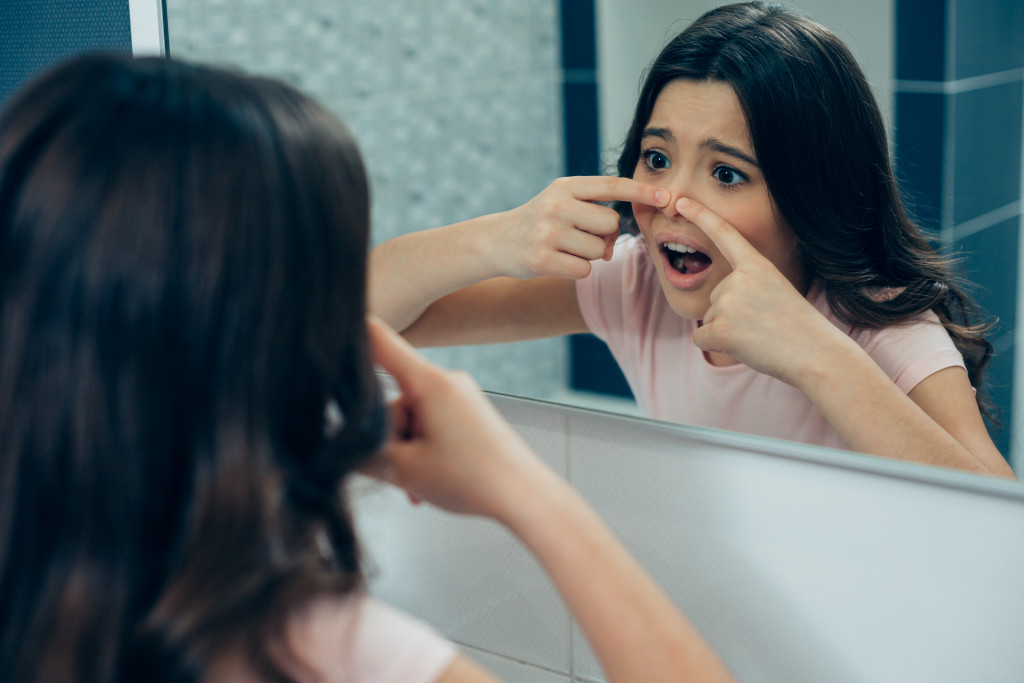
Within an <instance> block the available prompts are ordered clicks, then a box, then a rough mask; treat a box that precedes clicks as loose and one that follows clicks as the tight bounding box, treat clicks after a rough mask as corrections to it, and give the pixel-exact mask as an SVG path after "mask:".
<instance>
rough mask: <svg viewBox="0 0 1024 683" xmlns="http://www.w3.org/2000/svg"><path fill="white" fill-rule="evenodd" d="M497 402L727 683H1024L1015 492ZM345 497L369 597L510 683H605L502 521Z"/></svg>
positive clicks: (1023, 559) (1023, 556)
mask: <svg viewBox="0 0 1024 683" xmlns="http://www.w3.org/2000/svg"><path fill="white" fill-rule="evenodd" d="M495 402H496V404H497V406H498V407H499V409H500V410H501V411H502V412H503V413H504V414H505V416H506V417H507V418H508V419H509V420H510V421H511V422H512V424H513V425H514V426H515V427H516V428H517V429H519V430H520V431H521V433H522V434H523V435H524V437H525V438H526V440H527V441H528V442H529V443H530V444H531V445H532V446H533V447H534V448H535V449H536V450H537V451H538V452H539V453H540V454H541V455H542V457H543V458H544V459H545V460H546V461H547V462H548V463H549V464H551V465H552V466H553V467H555V469H556V470H557V471H559V472H561V473H563V474H564V475H565V476H566V477H567V478H569V480H570V481H571V482H572V483H573V484H574V485H575V486H577V487H578V488H579V489H580V490H581V491H582V492H583V494H584V495H585V496H586V497H587V499H588V500H589V501H590V502H591V503H592V504H593V505H594V506H595V507H596V509H597V511H598V512H599V513H600V514H601V515H602V517H604V518H605V519H606V520H607V521H608V523H609V524H610V525H611V527H612V528H613V530H614V531H615V532H616V533H617V534H618V535H619V537H620V538H622V539H624V541H625V543H626V544H627V545H628V546H629V548H630V549H631V550H632V551H633V552H634V553H635V554H636V556H637V557H638V558H639V559H640V561H641V562H642V563H643V564H644V566H645V567H646V568H647V569H648V570H649V571H650V572H651V573H652V574H653V576H654V577H655V579H657V580H658V582H659V583H660V584H661V585H662V586H664V587H665V589H666V591H667V592H668V594H669V596H670V597H671V598H672V599H673V600H674V601H675V602H676V603H677V604H678V605H680V606H681V607H682V608H683V609H684V610H685V612H686V613H687V614H688V615H689V616H690V618H691V619H692V620H693V621H694V622H695V623H696V625H697V626H698V628H699V629H700V630H701V631H702V632H703V633H704V634H705V635H706V637H707V638H708V639H709V640H710V641H711V643H712V644H713V645H714V647H715V648H716V649H717V650H718V651H719V652H720V653H721V655H722V657H723V658H724V660H725V661H726V663H727V665H728V666H729V667H730V668H731V670H732V671H733V673H734V674H735V675H736V676H737V678H738V680H742V681H745V682H748V683H749V682H759V681H766V682H767V681H834V682H837V683H842V682H845V681H850V682H851V683H852V682H853V681H872V682H875V683H884V682H886V681H893V682H896V681H901V682H902V681H911V680H920V681H931V682H933V683H942V682H946V681H948V682H949V683H959V682H960V681H965V680H984V681H988V682H993V683H994V682H1001V681H1005V682H1007V683H1009V682H1011V681H1019V680H1024V655H1022V654H1021V651H1020V648H1019V647H1018V645H1019V637H1020V634H1021V633H1024V592H1022V591H1021V590H1020V577H1021V576H1024V543H1021V541H1022V540H1024V536H1022V532H1021V529H1024V489H1022V488H1021V487H1020V485H1019V484H1013V483H1007V482H996V481H990V480H987V479H983V478H980V477H975V476H972V475H966V474H962V473H953V472H946V471H942V470H937V469H933V468H926V467H922V466H916V465H909V464H906V463H895V462H891V461H884V460H880V459H876V458H868V457H866V456H858V455H852V454H849V453H841V452H838V451H829V450H825V449H812V448H809V447H802V446H798V445H795V444H782V443H781V442H771V441H765V440H756V441H754V440H750V439H746V438H744V437H742V436H739V435H736V434H732V433H727V432H716V431H713V430H699V429H694V428H686V427H672V426H666V425H663V424H658V423H648V422H644V421H638V420H629V419H626V418H622V417H618V416H613V415H606V414H600V413H592V412H586V411H582V410H577V409H572V408H566V407H552V406H549V405H545V404H537V403H532V402H529V401H525V400H522V399H512V398H506V397H495ZM357 487H358V490H357V491H356V494H355V501H356V518H357V524H358V526H359V529H360V534H361V537H362V538H363V540H364V544H365V546H366V549H367V553H368V555H369V557H370V558H371V561H372V568H371V571H372V572H373V579H372V581H371V589H372V590H373V591H374V592H375V593H376V594H377V595H379V596H380V597H382V598H383V599H385V600H387V601H389V602H391V603H393V604H396V605H398V606H399V607H401V608H403V609H406V610H408V611H410V612H412V613H413V614H416V615H418V616H420V617H421V618H423V619H425V620H427V621H428V622H430V623H431V624H433V625H435V626H436V627H438V628H439V629H440V630H441V631H442V632H443V633H444V634H445V635H447V636H448V637H450V638H452V639H454V640H455V641H456V642H458V643H460V644H462V645H463V646H464V647H465V648H466V652H467V653H468V654H469V655H470V656H472V657H474V658H476V659H477V660H478V661H480V662H481V663H483V664H484V665H485V666H487V667H488V668H490V669H491V670H492V671H493V672H495V673H496V674H498V675H500V676H507V677H508V680H512V681H544V682H547V681H552V682H553V681H600V680H602V676H601V672H600V670H599V668H598V667H597V664H596V662H595V660H594V658H593V656H592V654H591V652H590V650H589V649H588V647H587V646H586V644H585V642H584V641H583V639H582V637H581V636H580V634H579V632H578V631H577V630H576V629H575V628H574V627H571V626H570V618H569V616H568V614H567V613H566V610H565V608H564V607H563V606H562V603H561V601H560V600H559V598H558V597H557V595H556V594H555V592H554V590H553V588H552V586H551V585H550V584H549V583H548V581H547V579H546V578H545V576H544V575H543V574H542V572H541V570H540V569H539V567H538V566H537V564H536V563H535V562H534V561H533V560H532V558H530V557H529V556H528V555H527V554H526V553H525V552H524V551H523V550H522V548H521V547H520V546H519V545H518V544H517V543H516V542H515V540H514V539H513V538H512V537H511V536H510V535H509V534H508V533H507V532H505V531H504V530H503V529H502V528H500V527H498V526H497V525H495V524H494V523H491V522H488V521H484V520H480V519H471V518H463V517H456V516H453V515H449V514H447V513H442V512H439V511H437V510H434V509H431V508H430V506H428V505H420V506H417V507H413V506H411V505H410V504H409V503H408V501H407V500H406V498H405V497H404V495H402V494H400V493H397V492H396V491H394V490H392V489H390V488H388V487H386V486H385V485H383V484H376V483H367V482H362V481H361V482H357ZM592 561H593V562H600V561H601V558H597V557H595V558H592Z"/></svg>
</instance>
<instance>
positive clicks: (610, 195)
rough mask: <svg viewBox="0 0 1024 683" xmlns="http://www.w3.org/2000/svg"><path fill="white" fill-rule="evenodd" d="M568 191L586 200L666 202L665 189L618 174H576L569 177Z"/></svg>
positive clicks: (653, 203)
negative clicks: (573, 176)
mask: <svg viewBox="0 0 1024 683" xmlns="http://www.w3.org/2000/svg"><path fill="white" fill-rule="evenodd" d="M569 183H570V186H569V193H570V194H571V195H572V196H573V197H575V198H576V199H580V200H583V201H588V202H632V203H635V204H649V205H651V206H656V207H662V206H665V205H666V204H667V203H668V200H669V193H668V191H667V190H664V189H663V188H660V187H658V186H656V185H648V184H647V183H641V182H640V181H639V180H633V179H632V178H620V177H618V176H608V175H602V176H576V177H575V178H570V179H569Z"/></svg>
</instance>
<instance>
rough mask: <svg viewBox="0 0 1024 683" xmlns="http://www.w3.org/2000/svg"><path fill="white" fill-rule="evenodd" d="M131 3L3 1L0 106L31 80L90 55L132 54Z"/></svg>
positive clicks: (0, 6) (117, 0) (110, 0)
mask: <svg viewBox="0 0 1024 683" xmlns="http://www.w3.org/2000/svg"><path fill="white" fill-rule="evenodd" d="M128 9H129V0H80V1H76V2H52V3H51V2H38V0H3V2H0V104H3V102H4V100H6V99H7V98H8V97H9V96H10V95H11V93H13V92H14V91H15V90H17V89H18V88H19V87H20V86H21V85H23V84H24V83H25V82H26V81H27V80H28V79H30V78H31V77H32V76H34V75H36V74H38V73H39V72H40V71H43V70H44V69H46V68H47V67H49V66H51V65H53V64H56V63H57V62H59V61H61V60H63V59H66V58H68V57H70V56H72V55H75V54H78V53H80V52H87V51H89V50H119V51H123V52H128V51H130V50H131V49H132V34H131V24H130V19H129V12H128Z"/></svg>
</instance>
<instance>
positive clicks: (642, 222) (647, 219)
mask: <svg viewBox="0 0 1024 683" xmlns="http://www.w3.org/2000/svg"><path fill="white" fill-rule="evenodd" d="M632 206H633V218H635V219H636V224H637V225H638V226H640V227H641V228H646V227H647V226H648V225H650V224H651V216H652V215H653V214H654V212H655V211H656V209H655V208H654V207H653V206H650V205H648V204H640V203H636V202H634V203H633V205H632Z"/></svg>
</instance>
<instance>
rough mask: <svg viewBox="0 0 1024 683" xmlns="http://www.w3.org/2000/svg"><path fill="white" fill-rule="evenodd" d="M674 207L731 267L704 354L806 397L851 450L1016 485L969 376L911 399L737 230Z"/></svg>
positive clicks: (706, 331)
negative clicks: (988, 428)
mask: <svg viewBox="0 0 1024 683" xmlns="http://www.w3.org/2000/svg"><path fill="white" fill-rule="evenodd" d="M677 208H678V209H679V211H680V213H681V214H683V215H684V216H685V217H686V218H687V219H688V220H691V221H693V223H694V224H696V225H697V226H698V227H699V228H700V229H701V230H703V231H704V232H705V233H706V234H707V235H708V236H709V237H710V238H711V239H712V240H714V242H715V244H716V245H717V246H718V247H719V249H720V250H721V252H722V254H723V255H725V257H726V258H727V259H729V262H730V264H731V265H732V267H733V272H732V273H730V274H729V275H728V276H727V277H726V278H725V279H724V280H722V282H721V283H719V285H718V287H716V288H715V290H714V291H713V292H712V294H711V307H710V308H709V309H708V313H707V315H705V318H704V324H703V325H702V326H701V327H700V328H699V329H698V330H697V332H696V333H695V334H694V342H695V343H696V344H697V345H698V346H700V347H701V348H702V349H703V350H705V351H708V352H719V353H725V354H727V355H729V356H731V357H732V358H735V359H736V360H738V361H740V362H742V363H745V364H746V365H748V366H750V367H752V368H754V369H755V370H758V371H759V372H763V373H765V374H769V375H771V376H773V377H776V378H778V379H781V380H782V381H784V382H786V383H788V384H791V385H793V386H795V387H797V388H798V389H800V390H801V391H802V392H803V393H804V394H805V395H806V396H807V397H808V398H809V399H810V400H811V402H812V403H814V405H815V406H817V408H818V409H819V410H820V411H821V413H822V414H823V415H824V416H825V419H827V420H828V421H829V423H830V424H831V425H832V427H833V428H834V429H835V430H836V432H838V433H839V435H840V436H841V437H843V440H844V441H846V443H847V445H848V446H849V447H850V448H851V449H852V450H854V451H859V452H861V453H869V454H872V455H880V456H884V457H890V458H895V459H899V460H909V461H913V462H921V463H928V464H932V465H939V466H942V467H950V468H954V469H962V470H967V471H971V472H978V473H982V474H990V475H996V476H1000V477H1007V478H1014V474H1013V471H1012V470H1011V469H1010V467H1009V466H1008V465H1007V464H1006V461H1005V460H1004V459H1003V458H1002V456H1001V455H1000V454H999V452H998V450H997V449H996V447H995V445H994V444H993V443H992V440H991V439H990V438H989V436H988V433H987V431H986V430H985V426H984V424H983V422H982V420H981V415H980V413H979V412H978V407H977V404H976V403H975V400H974V392H973V391H972V390H971V386H970V383H969V382H968V381H967V374H966V372H964V371H963V370H962V369H960V368H947V369H945V370H942V371H939V372H937V373H935V374H933V375H932V376H930V377H928V378H926V379H925V380H924V381H922V382H921V383H920V384H919V385H918V386H917V387H916V388H915V389H914V390H912V391H911V392H910V395H909V396H908V395H906V394H904V393H903V391H902V390H901V389H900V388H899V387H898V386H896V384H895V383H894V382H893V381H892V380H891V379H890V378H889V376H888V375H886V374H885V372H884V371H883V370H882V369H881V368H880V367H879V366H878V364H877V363H875V361H874V360H873V359H872V358H871V357H870V356H869V355H868V353H867V352H866V351H865V350H864V349H863V348H861V346H860V345H859V344H857V342H856V341H854V340H853V339H852V338H850V337H849V336H848V335H846V334H844V333H843V331H842V330H840V329H839V328H838V327H836V326H835V325H833V324H832V323H831V322H830V321H829V320H828V319H827V318H825V317H824V316H823V315H821V313H819V312H818V311H817V310H816V309H815V308H814V307H813V306H812V305H811V304H810V303H809V302H808V301H807V299H805V298H804V297H803V295H801V294H800V293H799V292H798V291H797V290H796V289H795V288H794V287H793V285H792V284H791V283H790V282H789V281H788V280H787V279H786V278H785V276H783V275H782V274H781V273H780V272H779V271H778V269H776V268H775V266H774V265H772V263H771V262H770V261H769V260H768V259H766V258H765V257H764V256H762V255H761V254H760V253H759V252H758V251H757V250H756V249H755V248H754V247H753V246H751V245H750V243H749V242H747V241H746V239H744V237H743V236H742V235H741V234H740V233H739V232H737V231H736V229H735V228H733V227H732V226H731V225H729V224H728V223H727V222H726V221H725V220H723V219H722V218H721V217H719V216H717V215H716V214H714V213H713V212H711V211H710V210H708V209H707V208H705V207H703V206H701V205H700V204H697V203H696V202H693V201H690V200H681V201H680V203H679V204H678V205H677Z"/></svg>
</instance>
